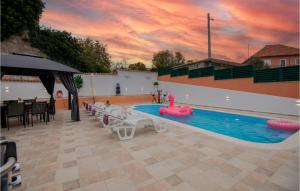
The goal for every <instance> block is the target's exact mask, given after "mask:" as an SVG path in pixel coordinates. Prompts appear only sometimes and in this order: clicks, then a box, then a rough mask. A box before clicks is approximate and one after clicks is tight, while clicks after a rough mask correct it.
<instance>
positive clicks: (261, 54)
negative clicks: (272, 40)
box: [244, 44, 299, 68]
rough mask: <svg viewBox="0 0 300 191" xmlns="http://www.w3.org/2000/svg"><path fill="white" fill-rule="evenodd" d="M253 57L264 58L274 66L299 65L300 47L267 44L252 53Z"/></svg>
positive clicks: (265, 61) (268, 63)
mask: <svg viewBox="0 0 300 191" xmlns="http://www.w3.org/2000/svg"><path fill="white" fill-rule="evenodd" d="M252 57H258V58H260V59H262V60H263V61H264V63H265V64H267V65H268V66H269V67H272V68H273V67H284V66H292V65H299V48H294V47H290V46H285V45H281V44H276V45H266V46H265V47H264V48H262V49H261V50H259V51H258V52H257V53H255V54H254V55H252ZM246 61H247V60H246ZM246 61H245V62H246ZM245 62H244V63H245Z"/></svg>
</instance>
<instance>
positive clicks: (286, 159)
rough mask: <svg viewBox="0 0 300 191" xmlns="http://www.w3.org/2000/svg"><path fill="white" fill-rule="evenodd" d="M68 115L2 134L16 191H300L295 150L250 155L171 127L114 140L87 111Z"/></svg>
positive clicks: (239, 148)
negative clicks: (12, 159)
mask: <svg viewBox="0 0 300 191" xmlns="http://www.w3.org/2000/svg"><path fill="white" fill-rule="evenodd" d="M69 115H70V113H69V111H65V112H60V113H58V114H57V115H56V119H55V121H51V122H50V123H49V124H48V125H45V124H44V123H39V124H37V123H36V124H35V125H34V126H33V127H31V126H30V127H28V128H26V129H24V128H23V127H21V126H19V127H14V128H11V129H10V131H7V130H2V135H5V136H7V137H9V138H10V139H14V140H16V141H17V146H18V156H19V161H20V163H21V168H22V170H21V175H22V178H23V183H22V186H20V187H18V188H17V189H16V190H30V191H34V190H49V191H55V190H90V191H92V190H97V191H135V190H140V191H159V190H161V191H167V190H168V191H192V190H197V191H198V190H204V191H213V190H228V191H229V190H230V191H234V190H238V191H240V190H241V191H247V190H260V191H261V190H295V191H296V190H299V182H298V181H299V174H298V173H299V152H298V148H299V147H298V148H295V149H293V150H285V151H283V150H282V151H278V150H262V149H254V148H250V147H246V146H242V145H239V144H235V143H231V142H226V141H223V140H219V139H216V138H213V137H210V136H207V135H204V134H202V133H200V132H193V131H191V130H189V129H185V128H181V127H175V126H169V127H168V131H167V132H165V133H159V134H157V133H155V132H154V131H153V130H152V129H139V130H138V131H137V133H136V136H135V138H134V139H133V140H131V141H125V142H120V141H118V140H117V139H116V138H113V137H112V136H111V133H110V130H109V129H104V128H99V127H100V125H99V124H100V123H99V122H98V121H97V120H95V119H94V118H93V117H91V116H89V115H88V114H87V113H86V112H85V111H81V118H82V120H81V121H80V122H69Z"/></svg>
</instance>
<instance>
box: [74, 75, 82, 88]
mask: <svg viewBox="0 0 300 191" xmlns="http://www.w3.org/2000/svg"><path fill="white" fill-rule="evenodd" d="M74 82H75V86H76V88H77V90H78V91H79V89H80V88H82V84H83V79H82V77H81V76H80V75H77V76H75V77H74Z"/></svg>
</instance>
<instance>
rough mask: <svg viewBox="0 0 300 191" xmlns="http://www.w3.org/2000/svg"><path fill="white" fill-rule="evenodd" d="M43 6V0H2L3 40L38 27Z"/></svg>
mask: <svg viewBox="0 0 300 191" xmlns="http://www.w3.org/2000/svg"><path fill="white" fill-rule="evenodd" d="M43 8H44V3H43V2H42V1H41V0H13V1H12V0H1V41H3V40H5V39H7V38H8V37H10V36H11V35H20V34H22V33H23V32H24V31H30V30H32V29H33V28H35V27H37V26H38V23H39V19H40V17H41V14H42V12H43Z"/></svg>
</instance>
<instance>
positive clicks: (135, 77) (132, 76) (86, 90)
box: [79, 71, 157, 96]
mask: <svg viewBox="0 0 300 191" xmlns="http://www.w3.org/2000/svg"><path fill="white" fill-rule="evenodd" d="M81 77H82V78H83V80H84V83H83V87H82V88H81V89H80V91H79V95H80V96H92V95H93V91H94V95H95V96H105V95H116V84H117V83H119V84H120V87H121V95H143V94H150V93H151V92H153V91H154V90H153V83H154V82H155V81H157V73H154V72H134V71H118V75H107V74H106V75H105V74H103V75H102V74H94V75H90V74H88V75H86V74H83V75H81ZM92 87H94V89H93V88H92Z"/></svg>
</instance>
